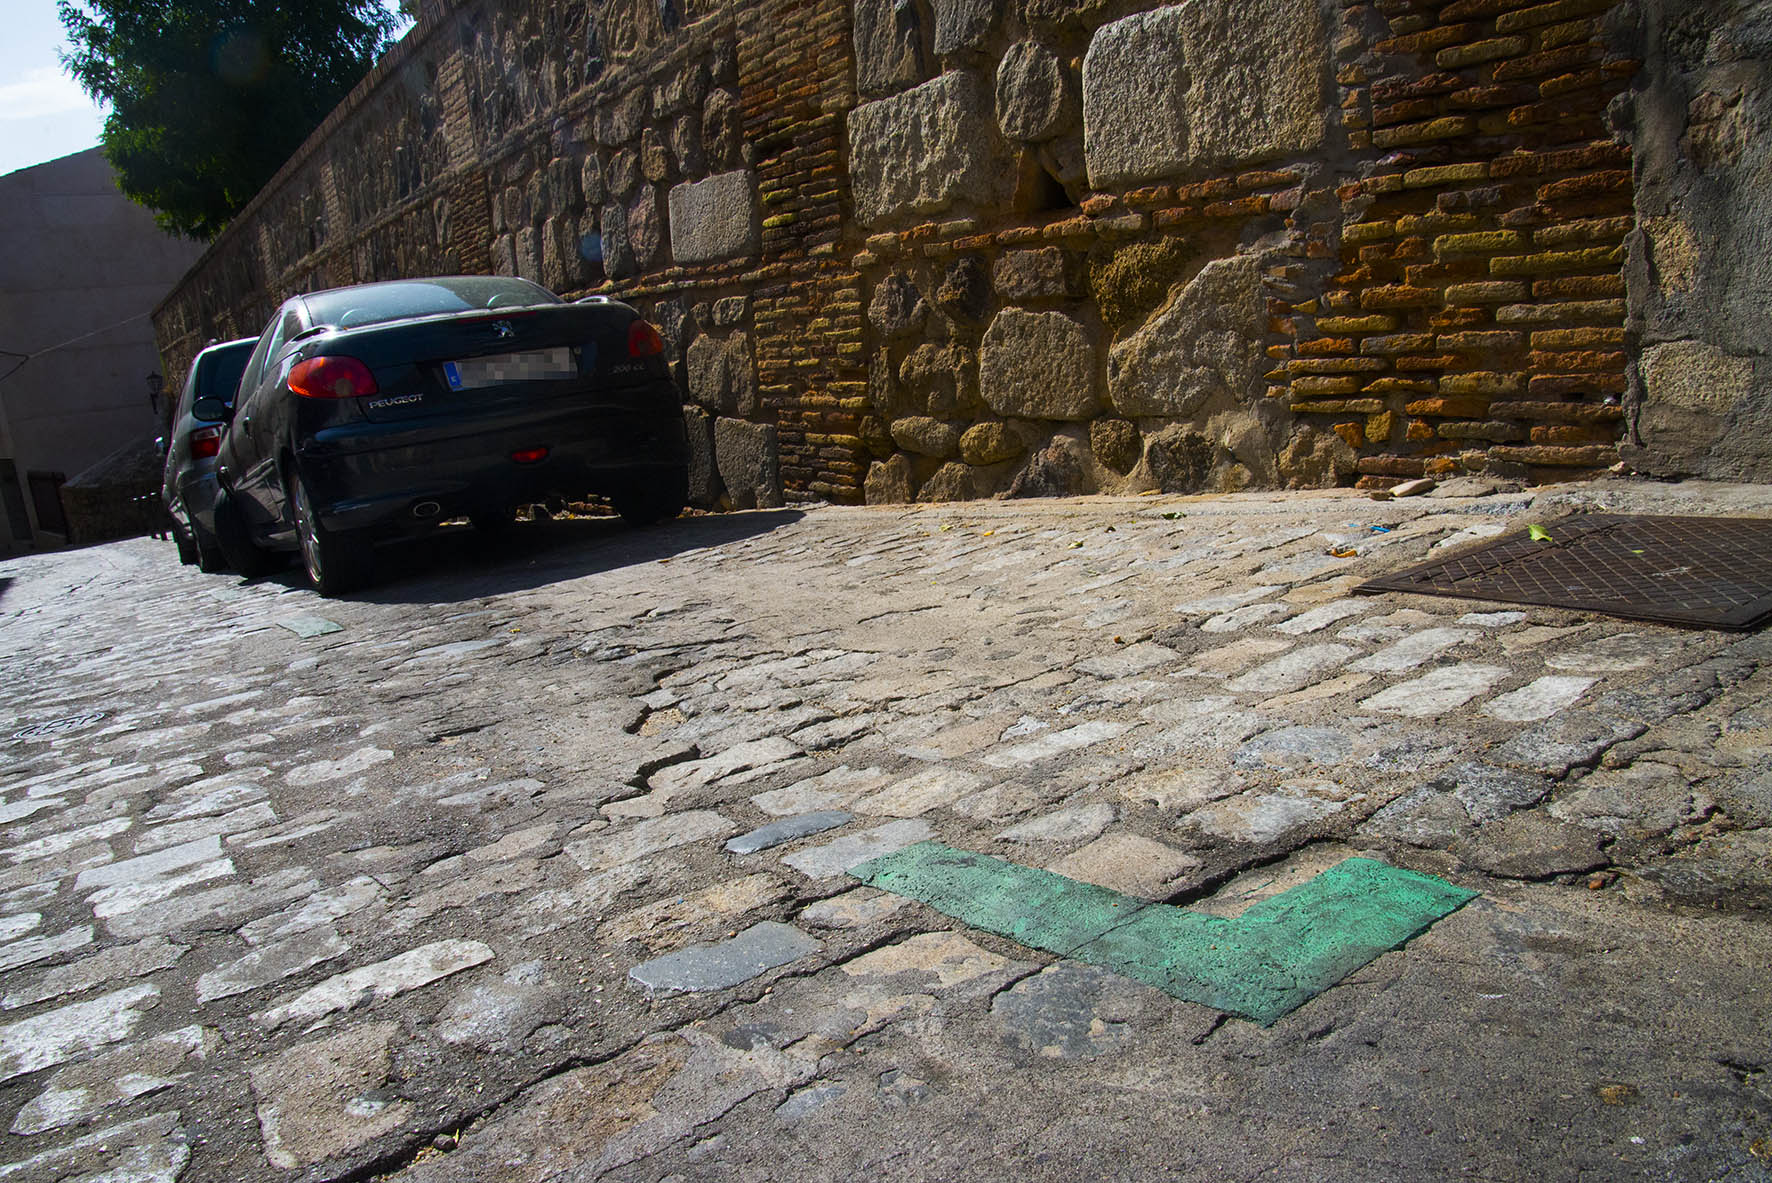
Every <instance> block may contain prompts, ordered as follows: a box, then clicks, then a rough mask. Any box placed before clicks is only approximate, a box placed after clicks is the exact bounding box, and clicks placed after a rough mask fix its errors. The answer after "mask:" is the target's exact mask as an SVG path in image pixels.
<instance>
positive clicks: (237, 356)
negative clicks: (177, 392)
mask: <svg viewBox="0 0 1772 1183" xmlns="http://www.w3.org/2000/svg"><path fill="white" fill-rule="evenodd" d="M257 344H258V341H257V340H256V339H255V340H251V341H242V342H240V344H238V345H230V346H228V347H227V348H226V349H217V350H216V351H215V352H214V353H210V354H206V355H205V356H204V358H203V365H202V366H201V368H200V372H199V373H198V375H197V397H198V398H219V399H221V400H222V401H223V402H225V403H232V402H233V401H234V395H235V393H236V392H237V391H238V390H239V389H240V375H242V374H244V373H245V372H246V363H247V362H249V361H251V360H252V347H253V346H254V345H257Z"/></svg>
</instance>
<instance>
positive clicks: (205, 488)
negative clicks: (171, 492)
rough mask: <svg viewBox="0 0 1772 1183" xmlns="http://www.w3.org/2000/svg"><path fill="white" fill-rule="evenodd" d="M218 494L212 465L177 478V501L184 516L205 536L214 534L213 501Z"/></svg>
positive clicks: (218, 488)
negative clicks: (182, 508) (183, 511)
mask: <svg viewBox="0 0 1772 1183" xmlns="http://www.w3.org/2000/svg"><path fill="white" fill-rule="evenodd" d="M220 492H221V487H220V486H219V485H217V484H216V480H215V467H214V464H213V463H211V464H210V465H209V466H208V467H205V468H201V469H192V470H191V471H189V472H186V473H184V474H183V475H181V476H180V478H179V482H178V499H179V503H180V504H181V505H183V506H184V510H185V516H186V517H188V518H189V519H190V521H191V523H192V524H193V525H196V526H200V527H201V528H202V529H203V531H204V533H206V534H211V535H213V534H214V533H215V499H216V497H217V496H218V495H219V494H220ZM169 508H170V507H169Z"/></svg>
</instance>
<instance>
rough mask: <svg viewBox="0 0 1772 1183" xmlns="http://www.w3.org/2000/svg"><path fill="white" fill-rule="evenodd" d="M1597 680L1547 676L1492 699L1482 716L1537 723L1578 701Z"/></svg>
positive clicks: (1512, 721)
mask: <svg viewBox="0 0 1772 1183" xmlns="http://www.w3.org/2000/svg"><path fill="white" fill-rule="evenodd" d="M1596 681H1598V679H1597V678H1591V677H1589V678H1583V677H1572V676H1558V675H1555V674H1550V675H1546V676H1545V677H1542V678H1538V679H1535V680H1534V681H1532V682H1529V683H1527V684H1526V685H1524V686H1522V687H1520V688H1519V689H1518V690H1510V691H1509V692H1508V693H1506V694H1502V695H1499V696H1497V697H1495V698H1492V699H1490V700H1489V702H1487V703H1486V704H1484V706H1483V713H1484V714H1485V715H1488V716H1489V717H1490V718H1491V719H1500V720H1501V721H1502V722H1504V723H1536V722H1538V721H1539V720H1540V719H1548V718H1550V717H1551V716H1552V715H1554V714H1556V713H1557V712H1558V711H1560V710H1562V709H1563V708H1564V707H1568V706H1573V705H1574V704H1575V703H1577V702H1579V701H1580V700H1581V696H1582V695H1583V694H1586V693H1587V688H1588V687H1589V686H1592V685H1593V684H1594V683H1595V682H1596Z"/></svg>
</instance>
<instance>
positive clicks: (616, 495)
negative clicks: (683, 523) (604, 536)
mask: <svg viewBox="0 0 1772 1183" xmlns="http://www.w3.org/2000/svg"><path fill="white" fill-rule="evenodd" d="M688 500H689V479H688V477H687V476H686V475H685V474H683V473H676V474H673V475H671V476H665V477H660V478H658V479H656V480H652V481H645V482H636V483H634V484H631V485H628V486H626V487H624V488H622V489H620V490H617V491H616V492H613V493H611V494H610V495H609V504H610V505H612V506H613V507H614V508H615V512H616V513H618V514H620V515H621V520H622V521H624V522H626V523H627V524H628V525H630V526H650V525H652V524H653V523H654V522H663V521H668V520H670V519H671V518H674V517H676V516H677V515H678V514H680V513H682V512H683V506H684V504H685V503H686V502H688Z"/></svg>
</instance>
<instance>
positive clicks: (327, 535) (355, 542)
mask: <svg viewBox="0 0 1772 1183" xmlns="http://www.w3.org/2000/svg"><path fill="white" fill-rule="evenodd" d="M294 483H295V497H294V502H295V532H296V536H297V538H299V539H300V541H301V561H302V566H303V567H304V568H306V569H307V573H308V582H309V583H311V584H313V585H314V590H315V591H317V592H319V593H320V594H321V595H323V596H340V595H343V594H344V593H346V592H349V591H355V590H356V589H357V588H360V587H362V586H363V585H364V584H365V583H368V582H369V577H370V574H371V562H372V559H373V556H374V550H373V548H372V547H371V546H370V545H369V543H368V541H367V540H366V539H364V538H362V537H360V536H358V535H355V534H350V533H342V534H341V533H338V532H337V531H333V530H328V529H327V528H326V527H325V526H324V525H323V524H321V522H320V515H319V514H317V513H315V512H314V502H313V498H311V497H310V496H309V495H308V487H307V485H305V484H304V483H303V482H302V480H301V478H300V477H297V478H296V479H295V482H294Z"/></svg>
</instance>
